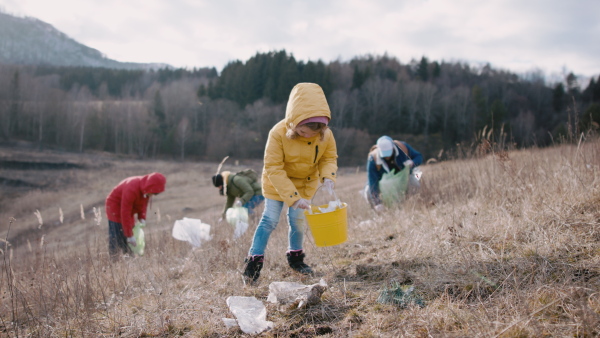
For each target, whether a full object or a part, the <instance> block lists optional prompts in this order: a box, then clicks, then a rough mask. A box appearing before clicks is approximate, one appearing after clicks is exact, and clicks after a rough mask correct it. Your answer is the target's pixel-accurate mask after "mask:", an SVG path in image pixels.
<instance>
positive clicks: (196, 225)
mask: <svg viewBox="0 0 600 338" xmlns="http://www.w3.org/2000/svg"><path fill="white" fill-rule="evenodd" d="M173 238H175V239H178V240H180V241H186V242H189V243H190V244H192V245H193V246H195V247H199V246H200V245H202V242H207V241H210V240H211V239H212V236H211V234H210V225H208V224H205V223H202V221H201V220H199V219H195V218H187V217H184V218H183V219H179V220H176V221H175V225H174V226H173Z"/></svg>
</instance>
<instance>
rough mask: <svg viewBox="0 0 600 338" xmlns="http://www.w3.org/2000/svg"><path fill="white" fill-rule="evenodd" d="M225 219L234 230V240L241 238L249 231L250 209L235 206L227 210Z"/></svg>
mask: <svg viewBox="0 0 600 338" xmlns="http://www.w3.org/2000/svg"><path fill="white" fill-rule="evenodd" d="M225 219H226V220H227V223H229V224H230V225H231V226H232V227H233V228H234V230H233V239H237V238H239V237H240V236H241V235H243V234H244V233H245V232H246V230H248V209H246V208H244V207H242V206H235V207H233V208H229V209H227V211H226V212H225Z"/></svg>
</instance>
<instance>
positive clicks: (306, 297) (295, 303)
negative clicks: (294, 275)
mask: <svg viewBox="0 0 600 338" xmlns="http://www.w3.org/2000/svg"><path fill="white" fill-rule="evenodd" d="M325 290H327V283H326V282H325V280H324V279H322V278H321V280H320V281H319V283H316V284H312V285H304V284H300V283H294V282H273V283H271V284H269V296H268V297H267V301H268V302H271V303H274V304H278V305H280V306H281V305H285V306H288V308H289V309H292V308H298V309H300V308H303V307H307V306H312V305H316V304H319V303H320V302H321V296H322V295H323V292H325Z"/></svg>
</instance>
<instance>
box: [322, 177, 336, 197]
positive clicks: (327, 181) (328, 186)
mask: <svg viewBox="0 0 600 338" xmlns="http://www.w3.org/2000/svg"><path fill="white" fill-rule="evenodd" d="M334 185H335V183H333V180H331V179H329V178H326V179H325V180H323V186H324V187H325V189H327V192H329V193H330V194H333V187H334Z"/></svg>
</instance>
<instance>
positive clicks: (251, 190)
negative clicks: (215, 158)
mask: <svg viewBox="0 0 600 338" xmlns="http://www.w3.org/2000/svg"><path fill="white" fill-rule="evenodd" d="M221 175H222V176H223V181H224V182H227V183H225V184H224V187H223V193H224V194H225V195H226V196H227V203H225V209H223V217H225V213H226V212H227V209H229V208H231V207H232V206H233V203H234V202H235V199H236V197H237V198H239V199H240V200H241V202H242V204H246V203H248V201H249V200H250V199H251V198H252V197H253V196H254V195H262V188H261V185H260V182H258V181H256V180H253V179H252V178H250V177H248V176H243V175H236V174H231V173H229V172H227V171H224V172H222V173H221Z"/></svg>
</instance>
